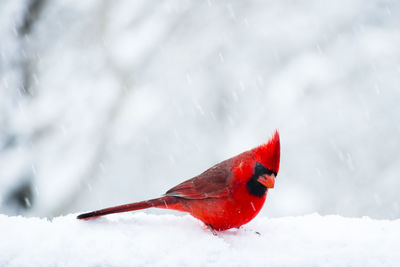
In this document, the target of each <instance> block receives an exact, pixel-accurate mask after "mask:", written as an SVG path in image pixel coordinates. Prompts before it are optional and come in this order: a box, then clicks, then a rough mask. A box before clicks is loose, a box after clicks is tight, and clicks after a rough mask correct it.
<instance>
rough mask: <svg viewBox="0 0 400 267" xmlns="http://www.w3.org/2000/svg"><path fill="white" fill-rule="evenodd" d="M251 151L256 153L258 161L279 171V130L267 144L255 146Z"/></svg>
mask: <svg viewBox="0 0 400 267" xmlns="http://www.w3.org/2000/svg"><path fill="white" fill-rule="evenodd" d="M251 151H252V152H253V153H254V155H255V158H256V161H257V162H260V163H261V164H262V165H264V166H265V167H266V168H268V169H269V170H271V171H274V172H276V173H278V172H279V162H280V155H281V144H280V140H279V133H278V131H277V130H276V131H275V133H274V135H273V136H272V138H271V139H269V141H268V142H267V143H266V144H262V145H260V146H258V147H256V148H253V149H252V150H251Z"/></svg>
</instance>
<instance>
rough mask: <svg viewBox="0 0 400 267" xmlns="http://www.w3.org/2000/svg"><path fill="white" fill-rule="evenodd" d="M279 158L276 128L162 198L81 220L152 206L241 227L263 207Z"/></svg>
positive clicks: (216, 226)
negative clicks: (260, 142)
mask: <svg viewBox="0 0 400 267" xmlns="http://www.w3.org/2000/svg"><path fill="white" fill-rule="evenodd" d="M279 161H280V140H279V134H278V132H277V131H275V134H274V136H273V137H272V138H271V139H270V140H269V141H268V143H266V144H263V145H260V146H258V147H256V148H253V149H251V150H249V151H246V152H243V153H241V154H239V155H237V156H235V157H233V158H230V159H227V160H225V161H222V162H221V163H218V164H216V165H215V166H213V167H211V168H210V169H208V170H206V171H205V172H203V173H202V174H200V175H198V176H196V177H194V178H192V179H189V180H187V181H185V182H183V183H181V184H179V185H177V186H175V187H173V188H171V189H170V190H168V191H167V193H166V194H165V195H164V196H163V197H160V198H156V199H151V200H147V201H142V202H136V203H131V204H126V205H121V206H116V207H111V208H106V209H102V210H97V211H93V212H89V213H84V214H81V215H79V216H78V219H91V218H95V217H99V216H103V215H107V214H111V213H118V212H125V211H132V210H140V209H147V208H152V207H153V208H162V209H172V210H178V211H183V212H188V213H190V214H191V215H192V216H193V217H195V218H197V219H199V220H201V221H203V222H204V223H205V224H206V225H207V226H209V227H210V228H211V229H215V230H218V231H222V230H226V229H230V228H233V227H240V226H241V225H243V224H245V223H247V222H249V221H250V220H251V219H253V218H254V217H255V216H256V215H257V214H258V212H259V211H260V210H261V208H262V206H263V204H264V202H265V199H266V197H267V192H268V188H273V187H274V183H275V176H276V175H277V173H278V172H279Z"/></svg>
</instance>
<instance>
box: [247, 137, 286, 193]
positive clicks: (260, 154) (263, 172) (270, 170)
mask: <svg viewBox="0 0 400 267" xmlns="http://www.w3.org/2000/svg"><path fill="white" fill-rule="evenodd" d="M280 150H281V146H280V141H279V133H278V131H275V133H274V135H273V137H272V138H271V139H270V140H269V141H268V142H267V143H266V144H263V145H261V146H258V147H256V148H253V149H252V150H250V152H251V153H252V156H253V159H254V162H253V168H254V169H253V175H252V176H251V178H250V179H249V181H248V182H247V187H248V188H249V190H250V193H252V194H254V195H257V196H263V195H264V194H265V191H266V190H267V188H273V187H274V185H275V177H276V176H277V174H278V172H279V162H280Z"/></svg>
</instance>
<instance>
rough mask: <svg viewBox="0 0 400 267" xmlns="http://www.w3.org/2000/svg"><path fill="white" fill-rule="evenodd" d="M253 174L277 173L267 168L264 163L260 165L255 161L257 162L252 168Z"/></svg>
mask: <svg viewBox="0 0 400 267" xmlns="http://www.w3.org/2000/svg"><path fill="white" fill-rule="evenodd" d="M254 174H255V175H256V176H261V175H264V174H268V175H272V174H274V175H275V177H276V175H277V173H276V172H274V171H271V170H270V169H268V168H265V167H264V165H262V164H261V163H260V162H257V163H256V167H255V168H254Z"/></svg>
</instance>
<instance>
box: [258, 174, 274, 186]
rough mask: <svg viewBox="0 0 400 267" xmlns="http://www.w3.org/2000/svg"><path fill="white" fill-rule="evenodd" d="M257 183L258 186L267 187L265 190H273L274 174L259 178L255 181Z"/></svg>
mask: <svg viewBox="0 0 400 267" xmlns="http://www.w3.org/2000/svg"><path fill="white" fill-rule="evenodd" d="M257 181H258V182H259V183H260V184H262V185H264V186H265V187H267V188H274V185H275V175H274V174H271V175H267V174H265V175H262V176H260V177H259V178H258V179H257Z"/></svg>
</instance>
